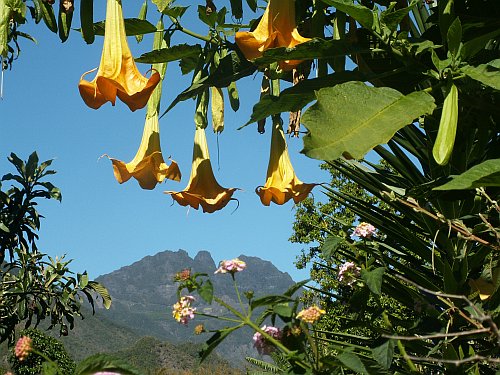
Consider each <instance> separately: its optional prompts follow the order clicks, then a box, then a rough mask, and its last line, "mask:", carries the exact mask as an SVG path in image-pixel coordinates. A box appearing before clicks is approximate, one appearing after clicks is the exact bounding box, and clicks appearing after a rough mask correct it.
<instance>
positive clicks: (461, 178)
mask: <svg viewBox="0 0 500 375" xmlns="http://www.w3.org/2000/svg"><path fill="white" fill-rule="evenodd" d="M452 178H453V179H452V180H451V181H450V182H448V183H446V184H444V185H441V186H438V187H436V188H434V189H433V190H466V189H475V188H479V187H484V186H500V159H490V160H486V161H484V162H482V163H481V164H478V165H476V166H474V167H472V168H470V169H468V170H467V171H465V172H464V173H462V174H460V175H458V176H452Z"/></svg>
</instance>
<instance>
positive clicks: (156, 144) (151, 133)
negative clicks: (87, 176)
mask: <svg viewBox="0 0 500 375" xmlns="http://www.w3.org/2000/svg"><path fill="white" fill-rule="evenodd" d="M109 159H110V160H111V162H112V163H113V172H114V174H115V178H116V180H117V181H118V182H119V183H120V184H122V183H124V182H126V181H128V180H129V179H130V178H131V177H134V178H135V179H136V180H137V181H138V182H139V185H140V186H141V188H143V189H147V190H151V189H154V188H155V186H156V184H157V183H161V182H163V180H164V179H166V178H167V179H169V180H174V181H180V180H181V172H180V170H179V166H178V165H177V163H176V162H175V161H173V160H170V165H167V164H166V163H165V161H164V160H163V155H162V153H161V148H160V129H159V124H158V113H157V112H155V113H154V114H153V115H152V116H151V117H149V116H147V117H146V123H145V125H144V132H143V134H142V140H141V145H140V146H139V150H138V151H137V154H136V155H135V157H134V159H132V161H131V162H130V163H124V162H123V161H121V160H117V159H113V158H109Z"/></svg>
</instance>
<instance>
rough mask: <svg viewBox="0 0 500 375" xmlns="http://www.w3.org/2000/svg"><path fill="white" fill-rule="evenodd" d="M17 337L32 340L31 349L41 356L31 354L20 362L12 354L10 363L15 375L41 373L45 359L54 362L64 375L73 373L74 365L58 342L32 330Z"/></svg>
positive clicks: (27, 330) (22, 332)
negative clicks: (26, 337) (25, 337)
mask: <svg viewBox="0 0 500 375" xmlns="http://www.w3.org/2000/svg"><path fill="white" fill-rule="evenodd" d="M19 335H20V336H28V337H30V338H31V339H32V340H33V344H32V345H33V348H34V349H35V350H36V352H37V353H41V354H37V353H35V352H32V353H31V354H30V355H29V356H28V357H27V358H26V359H25V360H24V361H20V360H19V359H17V358H16V356H15V355H14V353H12V354H11V356H10V363H11V366H12V369H13V370H14V371H15V373H16V374H18V375H36V374H39V373H41V372H42V366H43V363H44V362H45V358H49V359H50V360H52V361H54V362H56V363H57V365H58V366H59V368H60V369H61V371H62V372H63V373H64V374H73V373H74V371H75V367H76V364H75V362H74V361H73V359H71V357H70V356H69V355H68V353H67V352H66V350H65V349H64V346H63V345H62V344H61V343H60V342H59V341H58V340H56V339H55V338H53V337H50V336H47V335H46V334H45V333H43V332H42V331H40V330H37V329H33V328H29V329H25V330H23V331H21V332H20V333H19Z"/></svg>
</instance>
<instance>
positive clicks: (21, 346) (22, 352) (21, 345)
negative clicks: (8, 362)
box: [14, 336, 33, 361]
mask: <svg viewBox="0 0 500 375" xmlns="http://www.w3.org/2000/svg"><path fill="white" fill-rule="evenodd" d="M32 343H33V340H31V338H30V337H28V336H22V337H20V338H19V340H17V343H16V347H15V348H14V354H15V356H16V357H17V359H19V361H24V360H25V359H26V357H27V356H28V355H29V354H30V352H31V349H32V347H31V345H32Z"/></svg>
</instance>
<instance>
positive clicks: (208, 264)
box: [193, 250, 216, 270]
mask: <svg viewBox="0 0 500 375" xmlns="http://www.w3.org/2000/svg"><path fill="white" fill-rule="evenodd" d="M193 260H194V262H195V263H199V264H200V265H203V268H207V269H210V270H215V268H216V267H215V262H214V260H213V258H212V255H210V253H209V252H208V251H206V250H201V251H199V252H198V254H196V256H195V257H194V259H193Z"/></svg>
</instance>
